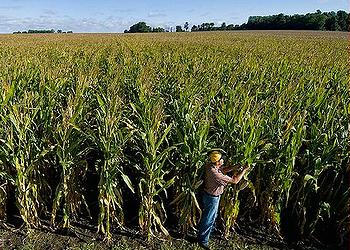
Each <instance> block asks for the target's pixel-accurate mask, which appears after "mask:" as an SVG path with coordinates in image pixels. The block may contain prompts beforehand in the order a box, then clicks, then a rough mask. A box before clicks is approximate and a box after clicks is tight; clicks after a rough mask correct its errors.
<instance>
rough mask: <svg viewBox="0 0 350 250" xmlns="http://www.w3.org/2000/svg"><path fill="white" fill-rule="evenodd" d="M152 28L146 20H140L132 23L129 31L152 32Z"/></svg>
mask: <svg viewBox="0 0 350 250" xmlns="http://www.w3.org/2000/svg"><path fill="white" fill-rule="evenodd" d="M151 31H152V28H151V27H150V26H148V25H147V24H146V23H145V22H138V23H136V24H134V25H132V26H131V27H130V29H129V31H128V32H129V33H147V32H151Z"/></svg>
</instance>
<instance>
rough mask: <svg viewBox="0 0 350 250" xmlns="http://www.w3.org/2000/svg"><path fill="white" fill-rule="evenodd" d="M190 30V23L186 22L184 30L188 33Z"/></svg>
mask: <svg viewBox="0 0 350 250" xmlns="http://www.w3.org/2000/svg"><path fill="white" fill-rule="evenodd" d="M188 28H189V24H188V22H185V24H184V29H185V30H186V31H188Z"/></svg>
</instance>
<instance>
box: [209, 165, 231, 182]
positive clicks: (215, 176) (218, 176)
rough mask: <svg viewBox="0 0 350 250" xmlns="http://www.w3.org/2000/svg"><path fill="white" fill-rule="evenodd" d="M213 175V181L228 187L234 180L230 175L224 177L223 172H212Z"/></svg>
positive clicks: (213, 170)
mask: <svg viewBox="0 0 350 250" xmlns="http://www.w3.org/2000/svg"><path fill="white" fill-rule="evenodd" d="M211 174H212V177H213V180H215V181H216V182H217V183H218V184H220V185H223V186H226V185H227V184H228V183H229V182H230V181H231V180H232V178H231V177H230V176H228V175H224V174H223V173H221V172H218V171H217V170H215V169H212V170H211Z"/></svg>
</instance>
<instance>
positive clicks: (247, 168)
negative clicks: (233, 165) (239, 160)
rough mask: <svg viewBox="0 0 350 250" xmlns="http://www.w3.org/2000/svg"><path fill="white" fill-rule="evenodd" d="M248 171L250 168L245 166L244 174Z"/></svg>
mask: <svg viewBox="0 0 350 250" xmlns="http://www.w3.org/2000/svg"><path fill="white" fill-rule="evenodd" d="M248 170H250V166H248V165H244V166H243V170H242V172H244V173H246V172H247V171H248Z"/></svg>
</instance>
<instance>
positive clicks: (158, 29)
mask: <svg viewBox="0 0 350 250" xmlns="http://www.w3.org/2000/svg"><path fill="white" fill-rule="evenodd" d="M152 32H165V29H164V28H162V27H157V28H153V29H152Z"/></svg>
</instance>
